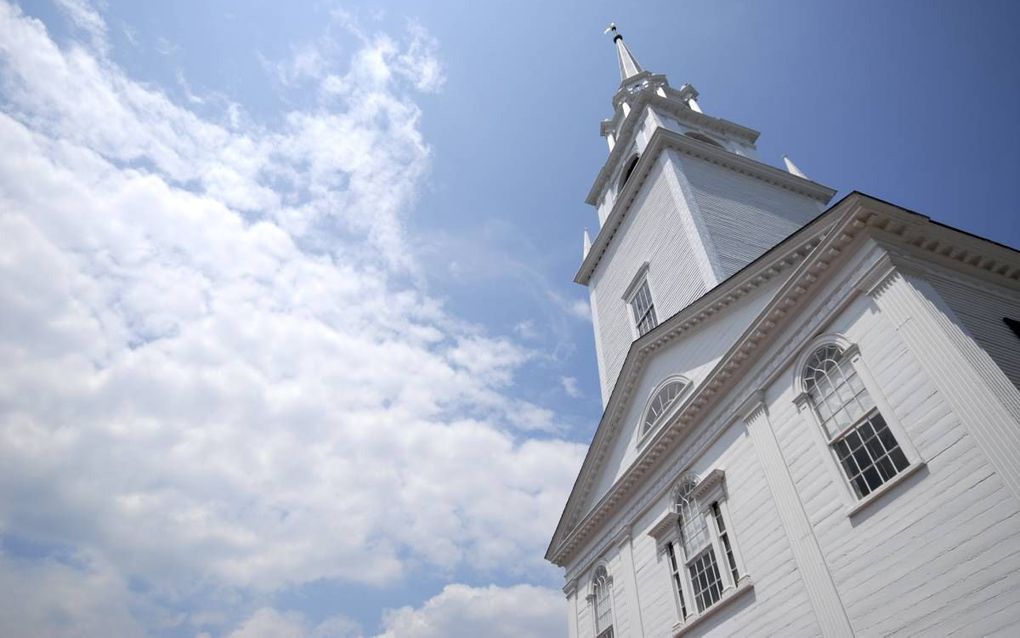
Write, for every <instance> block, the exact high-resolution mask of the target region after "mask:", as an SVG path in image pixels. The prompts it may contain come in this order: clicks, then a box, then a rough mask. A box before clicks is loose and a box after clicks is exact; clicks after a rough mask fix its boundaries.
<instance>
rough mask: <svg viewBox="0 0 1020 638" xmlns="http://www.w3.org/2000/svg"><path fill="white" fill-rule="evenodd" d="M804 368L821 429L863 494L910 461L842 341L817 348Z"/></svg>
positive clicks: (810, 396) (851, 479)
mask: <svg viewBox="0 0 1020 638" xmlns="http://www.w3.org/2000/svg"><path fill="white" fill-rule="evenodd" d="M801 374H802V380H803V384H804V392H806V393H807V396H808V400H809V401H810V402H811V405H812V407H813V408H814V412H815V414H816V415H817V417H818V422H819V424H820V425H821V428H822V432H823V434H824V435H825V438H826V440H827V441H828V443H829V445H830V446H831V447H832V449H833V451H834V452H835V455H836V458H837V460H838V461H839V464H840V466H842V468H843V471H844V472H845V473H846V477H847V480H848V481H849V482H850V485H851V486H852V487H853V489H854V492H855V493H856V494H857V497H858V498H863V497H865V496H867V495H868V494H870V493H871V492H873V491H875V490H876V489H878V488H879V487H880V486H881V485H882V484H883V483H885V482H886V481H888V480H889V479H891V478H893V477H894V476H896V475H897V474H899V473H900V472H902V471H903V470H904V469H906V468H907V466H908V465H910V463H909V462H908V461H907V457H906V455H905V454H904V453H903V450H902V449H901V447H900V445H899V443H898V442H897V440H896V437H895V436H894V435H893V433H892V431H891V430H890V429H889V425H888V424H887V423H886V421H885V418H884V417H883V416H882V414H881V412H879V411H878V408H877V407H876V406H875V401H874V400H873V399H872V398H871V395H870V394H869V393H868V391H867V389H866V388H865V387H864V383H863V382H862V381H861V378H860V376H859V375H858V374H857V370H856V369H855V368H854V365H853V363H852V362H851V361H850V358H849V357H848V356H847V355H846V350H845V349H844V348H843V347H841V346H840V345H838V344H835V343H829V344H825V345H822V346H821V347H819V348H817V349H816V350H814V351H813V352H812V353H811V355H810V356H809V357H808V358H807V362H806V363H805V364H804V369H803V372H802V373H801Z"/></svg>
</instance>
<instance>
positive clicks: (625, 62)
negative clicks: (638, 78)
mask: <svg viewBox="0 0 1020 638" xmlns="http://www.w3.org/2000/svg"><path fill="white" fill-rule="evenodd" d="M606 33H611V34H612V35H613V43H614V44H616V54H617V56H618V57H619V59H620V80H621V81H626V80H628V79H630V78H632V77H634V76H635V75H637V74H638V73H641V72H642V71H644V69H642V68H641V65H640V64H638V61H637V59H636V58H635V57H634V54H632V53H631V52H630V49H628V48H627V43H626V42H624V41H623V36H622V35H620V32H619V31H617V29H616V23H615V22H610V23H609V28H608V29H606Z"/></svg>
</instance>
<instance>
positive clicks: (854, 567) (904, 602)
mask: <svg viewBox="0 0 1020 638" xmlns="http://www.w3.org/2000/svg"><path fill="white" fill-rule="evenodd" d="M828 331H832V332H839V333H842V334H845V335H846V336H847V337H848V338H849V339H850V340H851V341H853V342H855V343H857V344H858V345H859V346H860V350H861V355H862V360H863V362H864V365H866V366H867V368H868V369H869V370H870V371H871V373H872V374H873V376H874V378H875V381H876V383H877V385H878V388H879V389H880V392H881V393H882V394H884V395H885V398H886V399H887V401H888V404H889V405H891V407H892V410H893V414H891V415H886V416H887V419H897V420H898V421H899V423H900V424H901V425H902V426H903V428H904V429H905V430H906V433H907V436H908V437H909V439H910V441H912V442H913V444H914V446H915V447H916V448H917V450H918V452H919V454H920V456H921V458H923V459H924V460H925V461H926V463H927V467H926V468H923V469H922V471H921V472H919V473H917V474H915V475H914V476H913V477H911V478H910V479H908V480H907V481H905V482H904V483H902V484H901V485H900V486H899V487H897V488H896V489H894V490H893V491H891V492H890V493H888V494H887V495H886V496H885V497H883V498H881V499H880V500H878V501H876V502H874V503H872V504H871V505H870V506H869V507H868V508H867V509H865V510H864V511H862V512H860V513H858V514H857V515H855V517H854V518H853V519H852V520H851V518H849V517H848V514H847V512H848V510H849V504H848V497H847V490H846V487H845V483H844V481H845V479H844V477H843V475H842V473H841V470H840V469H839V468H838V467H837V466H836V464H835V463H834V462H833V461H832V460H831V458H829V457H828V456H827V451H826V449H825V446H824V445H819V444H818V440H819V437H817V436H816V434H815V433H814V432H809V431H808V428H814V427H817V426H816V425H815V423H814V421H813V419H812V418H811V416H810V414H808V413H807V412H803V413H801V412H798V411H797V410H796V408H795V407H794V402H793V399H794V396H793V395H794V391H793V386H792V380H793V370H792V369H791V370H789V371H788V374H787V375H784V376H783V377H782V378H781V379H780V381H779V382H777V384H776V386H775V387H774V388H772V389H771V391H770V394H771V395H772V396H774V397H775V398H774V400H773V401H772V402H771V406H770V410H771V414H772V422H773V424H774V425H775V428H776V435H777V437H778V439H779V441H780V445H781V446H782V447H783V452H784V456H785V458H786V460H787V462H788V464H789V467H790V471H791V474H792V476H793V478H794V480H795V483H796V485H797V489H798V492H799V494H800V497H801V500H802V502H803V503H804V507H805V511H806V513H807V514H808V517H809V519H810V521H811V524H812V527H813V528H814V531H815V534H816V536H817V538H818V540H819V544H820V546H821V548H822V551H823V554H824V556H825V561H826V563H827V565H828V568H829V569H830V571H831V573H832V575H833V578H834V581H835V582H836V585H837V589H838V590H839V593H840V597H841V598H842V600H843V603H844V605H845V608H846V609H847V612H848V615H849V617H850V620H851V623H852V625H853V627H854V630H855V631H856V632H857V633H858V634H859V635H883V636H884V635H897V634H916V633H920V634H925V633H928V634H929V635H930V634H931V633H936V634H940V635H942V634H943V633H945V632H944V628H945V627H948V626H950V625H951V626H955V627H965V626H967V623H969V622H978V621H980V620H982V619H983V618H984V617H985V616H986V615H988V614H992V615H995V617H996V618H997V620H996V621H994V622H993V623H992V624H995V623H1006V622H1009V621H1010V620H1013V621H1015V620H1016V619H1017V616H1020V612H1016V611H1014V610H1015V609H1017V608H1020V515H1018V507H1017V503H1016V501H1015V500H1014V499H1012V498H1011V497H1010V495H1009V494H1008V492H1007V491H1006V489H1005V487H1004V485H1003V483H1002V482H1001V481H1000V480H999V479H998V477H997V476H996V475H995V474H994V472H993V470H992V468H991V467H990V465H989V463H988V461H987V458H986V457H985V456H984V455H983V454H982V453H981V451H980V450H979V449H978V448H977V447H976V446H975V444H974V441H973V440H972V439H971V437H970V436H969V435H968V433H967V431H966V428H965V427H963V425H962V424H961V422H960V420H959V418H957V417H956V416H955V415H954V414H953V413H952V411H951V410H950V409H949V407H948V406H947V404H946V402H945V401H944V400H943V398H942V397H940V396H939V394H938V393H937V392H936V390H935V388H934V387H933V385H932V383H931V382H930V380H929V379H928V378H927V377H926V376H925V374H924V372H923V370H922V369H921V367H920V365H919V364H918V362H917V361H916V360H915V359H914V357H913V356H911V354H910V352H909V351H908V349H907V348H906V347H905V346H904V344H903V342H902V341H901V339H900V338H899V336H898V334H897V331H896V328H895V326H894V325H893V324H892V323H891V322H890V321H888V319H886V318H885V317H883V315H882V314H881V313H879V312H876V309H875V307H874V305H873V304H872V303H871V301H870V299H868V298H867V297H863V296H862V297H860V298H858V299H857V300H856V301H855V302H854V303H853V304H851V305H850V306H849V307H848V308H847V309H846V310H845V311H844V312H843V313H842V314H841V316H840V317H839V318H838V319H837V320H836V321H835V323H834V324H833V325H831V326H830V328H829V330H828ZM933 347H934V346H933ZM1004 581H1011V582H1013V583H1014V585H1015V586H1014V587H1012V588H1009V587H1005V586H1004V585H1003V582H1004ZM982 592H984V593H982ZM924 628H927V629H926V630H925V629H924ZM965 633H966V634H967V635H973V634H972V633H971V632H970V631H969V630H966V631H965Z"/></svg>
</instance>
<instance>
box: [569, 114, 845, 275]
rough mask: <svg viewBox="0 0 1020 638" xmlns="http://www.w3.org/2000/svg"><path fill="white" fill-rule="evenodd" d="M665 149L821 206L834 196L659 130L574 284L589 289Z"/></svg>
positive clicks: (799, 179) (809, 183) (765, 166)
mask: <svg viewBox="0 0 1020 638" xmlns="http://www.w3.org/2000/svg"><path fill="white" fill-rule="evenodd" d="M667 149H668V150H675V151H678V152H681V153H684V154H686V155H689V156H691V157H696V158H698V159H702V160H705V161H708V162H711V163H713V164H716V165H718V166H722V167H724V168H728V169H730V170H733V171H736V172H738V173H741V174H743V175H747V176H749V177H753V178H755V179H759V180H761V181H764V182H767V183H769V184H773V185H775V186H779V187H780V188H784V189H786V190H789V191H792V192H794V193H798V194H801V195H804V196H806V197H810V198H811V199H814V200H816V201H818V202H821V203H822V204H825V203H827V202H828V201H829V200H830V199H832V196H833V195H835V193H836V191H835V190H833V189H831V188H829V187H828V186H823V185H821V184H818V183H816V182H812V181H811V180H808V179H804V178H803V177H797V176H796V175H792V174H790V173H787V172H786V171H783V170H780V169H778V168H776V167H774V166H769V165H768V164H764V163H762V162H759V161H757V160H753V159H750V158H747V157H744V156H742V155H737V154H736V153H733V152H730V151H727V150H726V149H723V148H719V147H718V146H714V145H712V144H708V143H706V142H702V141H700V140H696V139H694V138H692V137H689V136H687V135H683V134H682V133H677V132H676V131H670V130H669V129H665V128H658V129H656V130H655V132H654V133H653V134H652V138H651V140H650V141H649V142H648V146H647V147H646V148H645V151H644V152H643V153H642V154H641V157H640V158H639V159H638V162H637V164H636V165H635V167H634V172H633V173H631V176H630V179H628V180H627V183H626V184H624V186H623V189H622V190H621V191H620V194H619V195H618V196H617V198H616V202H615V203H614V204H613V209H612V211H610V213H609V215H608V216H607V217H606V221H605V223H604V224H603V225H602V227H601V228H600V229H599V233H598V235H596V236H595V240H594V242H592V245H591V249H590V250H589V251H588V255H587V256H586V257H585V258H584V261H583V262H582V263H581V267H580V269H579V270H578V271H577V274H576V275H574V281H575V282H576V283H579V284H582V285H585V286H586V285H588V282H589V281H590V280H591V276H592V275H593V274H594V273H595V269H596V268H597V267H598V265H599V262H601V260H602V257H603V255H604V254H605V252H606V250H608V248H609V246H610V243H611V242H612V240H613V238H614V237H615V236H616V232H617V231H618V230H619V228H620V226H621V225H622V224H623V222H624V220H625V219H626V218H627V215H628V214H629V212H630V208H631V205H632V204H633V203H634V199H635V198H636V197H637V195H638V193H639V192H640V189H641V186H642V185H643V184H644V182H645V180H646V179H647V178H648V175H649V174H650V172H651V169H652V167H653V166H654V165H655V163H656V161H657V160H658V158H659V156H660V155H661V154H662V152H663V151H665V150H667ZM613 152H616V149H615V148H614V149H613ZM589 203H591V202H589Z"/></svg>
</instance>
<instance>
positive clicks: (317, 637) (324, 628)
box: [227, 607, 361, 638]
mask: <svg viewBox="0 0 1020 638" xmlns="http://www.w3.org/2000/svg"><path fill="white" fill-rule="evenodd" d="M360 635H361V629H360V627H359V626H358V623H356V622H354V621H353V620H351V619H349V618H347V617H345V616H335V617H332V618H329V619H327V620H325V621H323V622H321V623H319V624H318V625H315V626H314V627H313V626H310V625H309V623H308V622H307V621H306V620H305V619H304V618H303V617H302V616H301V615H300V614H295V613H280V612H279V611H277V610H275V609H273V608H272V607H263V608H261V609H259V610H257V611H256V612H255V613H254V614H252V615H251V617H249V618H248V619H247V620H245V621H244V622H243V623H241V626H240V627H238V628H237V629H235V630H234V631H232V632H230V634H229V635H228V636H227V638H354V637H355V636H360Z"/></svg>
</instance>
